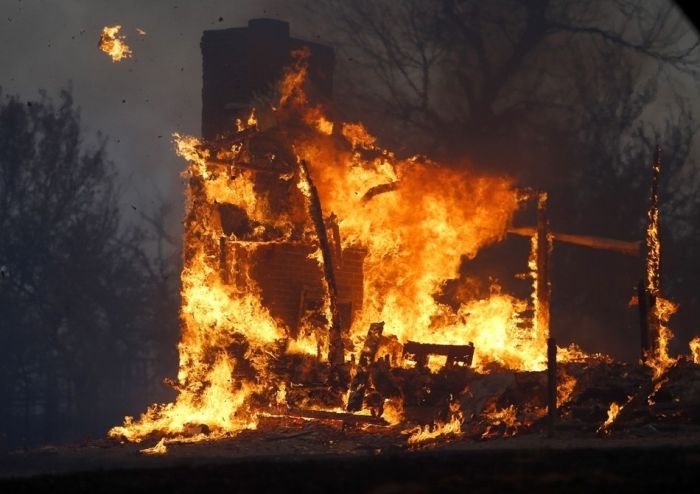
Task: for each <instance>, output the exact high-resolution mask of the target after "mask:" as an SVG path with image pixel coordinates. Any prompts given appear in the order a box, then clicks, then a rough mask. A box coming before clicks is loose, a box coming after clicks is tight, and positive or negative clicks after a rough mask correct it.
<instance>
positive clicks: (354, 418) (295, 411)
mask: <svg viewBox="0 0 700 494" xmlns="http://www.w3.org/2000/svg"><path fill="white" fill-rule="evenodd" d="M287 415H288V416H290V417H300V418H305V419H313V420H328V421H334V420H335V421H340V422H344V423H346V424H374V425H383V426H387V425H389V423H388V422H387V421H386V420H384V419H382V418H379V417H372V416H371V415H356V414H354V413H347V412H329V411H326V410H308V409H303V408H290V409H289V410H288V411H287Z"/></svg>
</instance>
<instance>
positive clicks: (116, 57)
mask: <svg viewBox="0 0 700 494" xmlns="http://www.w3.org/2000/svg"><path fill="white" fill-rule="evenodd" d="M121 28H122V27H121V26H120V25H116V26H111V27H110V26H105V27H103V28H102V35H101V36H100V43H99V45H98V46H99V48H100V50H102V51H103V52H105V53H106V54H107V55H109V56H110V57H112V62H119V61H121V60H123V59H125V58H128V57H130V56H131V55H132V52H131V48H129V46H128V45H127V44H126V36H124V35H120V34H119V30H120V29H121ZM144 34H145V33H144Z"/></svg>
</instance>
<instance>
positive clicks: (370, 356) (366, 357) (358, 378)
mask: <svg viewBox="0 0 700 494" xmlns="http://www.w3.org/2000/svg"><path fill="white" fill-rule="evenodd" d="M383 330H384V322H373V323H372V324H370V325H369V330H368V331H367V337H366V338H365V343H364V346H363V347H362V352H361V353H360V358H359V360H358V366H357V372H356V373H355V377H353V379H352V382H351V383H350V392H349V396H348V405H347V410H348V411H349V412H357V411H358V410H361V409H362V402H363V400H364V398H365V391H366V389H367V383H368V381H369V368H370V366H371V365H372V364H373V363H374V359H375V357H376V356H377V350H378V349H379V340H380V338H381V337H382V331H383Z"/></svg>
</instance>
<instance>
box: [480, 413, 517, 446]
mask: <svg viewBox="0 0 700 494" xmlns="http://www.w3.org/2000/svg"><path fill="white" fill-rule="evenodd" d="M483 416H484V417H485V418H486V419H487V420H488V423H489V425H488V426H487V428H486V430H485V431H484V433H483V434H482V435H481V437H482V439H486V438H488V437H492V436H494V434H495V432H494V430H495V429H496V427H498V426H502V427H503V428H504V430H503V433H502V434H503V436H504V437H508V436H514V435H515V434H517V432H518V428H519V427H520V426H521V425H522V424H521V422H520V420H519V419H518V410H517V408H516V407H515V405H510V406H508V407H506V408H502V409H500V410H498V409H496V407H495V405H492V406H491V407H490V408H489V409H488V410H486V411H484V412H483Z"/></svg>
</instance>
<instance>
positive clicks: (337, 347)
mask: <svg viewBox="0 0 700 494" xmlns="http://www.w3.org/2000/svg"><path fill="white" fill-rule="evenodd" d="M299 169H300V178H299V179H300V180H303V181H305V182H306V185H307V186H308V195H307V197H308V199H309V216H310V217H311V220H312V222H313V224H314V228H315V230H316V235H317V237H318V244H319V248H320V249H321V256H322V257H323V276H324V279H325V280H326V286H327V288H328V300H329V305H330V312H331V327H330V332H329V333H330V334H329V337H330V344H329V349H328V362H329V363H330V364H331V377H330V380H331V381H333V384H338V383H337V382H335V381H336V380H337V378H338V377H339V370H340V369H339V368H340V366H341V365H342V364H343V363H344V361H345V356H344V353H343V335H342V331H341V326H340V314H339V313H338V285H337V283H336V279H335V271H334V270H333V257H332V255H331V247H330V244H329V242H328V232H327V231H326V224H325V222H324V221H323V209H322V208H321V199H320V198H319V196H318V190H317V189H316V186H315V185H314V183H313V180H312V179H311V175H310V174H309V168H308V167H307V166H306V162H305V161H304V160H299Z"/></svg>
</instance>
